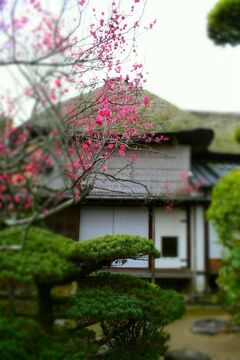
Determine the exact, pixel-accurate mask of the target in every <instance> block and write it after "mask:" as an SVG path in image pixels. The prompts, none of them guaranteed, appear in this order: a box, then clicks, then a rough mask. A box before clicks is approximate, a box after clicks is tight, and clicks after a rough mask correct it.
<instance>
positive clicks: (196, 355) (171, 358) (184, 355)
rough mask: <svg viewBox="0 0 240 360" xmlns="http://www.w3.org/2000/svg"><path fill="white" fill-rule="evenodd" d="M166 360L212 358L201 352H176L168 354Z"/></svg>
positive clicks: (204, 359) (207, 359)
mask: <svg viewBox="0 0 240 360" xmlns="http://www.w3.org/2000/svg"><path fill="white" fill-rule="evenodd" d="M165 360H211V358H210V357H209V356H207V355H206V354H203V353H202V352H200V351H195V350H176V351H169V352H167V354H166V356H165Z"/></svg>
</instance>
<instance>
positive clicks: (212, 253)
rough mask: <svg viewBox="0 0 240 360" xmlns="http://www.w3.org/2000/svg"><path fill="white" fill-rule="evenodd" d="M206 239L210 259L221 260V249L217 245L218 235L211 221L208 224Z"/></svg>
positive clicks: (220, 246)
mask: <svg viewBox="0 0 240 360" xmlns="http://www.w3.org/2000/svg"><path fill="white" fill-rule="evenodd" d="M208 239H209V257H210V259H221V257H222V251H223V247H222V245H221V244H219V243H218V235H217V232H216V230H215V228H214V226H213V224H212V222H211V221H210V222H209V223H208Z"/></svg>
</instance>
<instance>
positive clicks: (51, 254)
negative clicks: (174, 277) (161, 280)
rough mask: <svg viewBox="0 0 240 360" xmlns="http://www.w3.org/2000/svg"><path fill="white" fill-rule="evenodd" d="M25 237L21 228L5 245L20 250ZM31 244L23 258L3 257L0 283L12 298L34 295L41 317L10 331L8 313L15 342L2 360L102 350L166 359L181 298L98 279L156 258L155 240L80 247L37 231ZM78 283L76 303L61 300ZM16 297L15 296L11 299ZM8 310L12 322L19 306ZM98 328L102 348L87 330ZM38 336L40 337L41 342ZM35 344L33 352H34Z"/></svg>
mask: <svg viewBox="0 0 240 360" xmlns="http://www.w3.org/2000/svg"><path fill="white" fill-rule="evenodd" d="M23 231H24V229H22V228H13V229H5V230H3V231H1V232H0V243H1V244H5V245H6V244H20V241H21V236H22V235H23ZM28 236H29V238H28V239H27V242H26V246H25V247H24V248H23V249H22V250H21V251H13V250H9V249H6V250H3V251H1V252H0V282H1V281H2V283H3V282H6V281H7V282H8V284H9V287H10V290H11V287H12V286H13V287H14V286H16V287H17V286H19V284H24V282H25V284H27V285H28V286H32V287H33V288H36V290H37V291H35V292H33V299H35V300H37V303H38V313H37V314H36V316H35V319H31V320H30V319H24V320H22V319H19V318H18V317H17V316H15V317H14V321H13V323H12V325H11V326H10V325H8V318H7V312H6V313H5V317H2V319H1V321H2V329H4V328H5V327H6V333H7V332H8V333H11V332H12V336H9V339H11V340H9V341H10V342H9V341H8V340H7V339H5V338H3V340H0V343H1V347H0V349H2V353H4V354H5V355H4V356H5V358H2V357H0V358H1V359H3V360H8V359H10V358H11V357H12V358H13V357H15V353H16V352H17V351H18V350H19V357H18V359H20V360H22V359H23V360H25V359H26V360H28V359H31V360H32V359H39V360H47V359H51V360H81V359H85V360H87V359H92V358H93V357H94V356H95V355H96V353H97V351H98V349H100V348H101V346H103V345H105V346H107V349H108V351H107V352H106V353H105V354H104V356H105V357H106V359H113V358H114V359H127V358H131V357H132V355H131V354H135V359H139V360H140V359H150V356H152V359H155V358H156V359H157V356H159V355H163V354H164V352H165V351H166V348H167V340H168V336H167V334H166V333H165V332H164V326H165V325H167V324H168V323H169V322H171V321H173V320H174V319H176V318H178V317H180V316H181V315H182V313H183V311H184V305H183V299H182V297H181V296H180V295H179V294H177V293H176V292H174V291H167V290H162V289H160V288H159V287H158V286H156V285H153V284H151V283H149V282H148V281H145V280H140V279H137V278H134V277H131V276H127V275H117V274H115V275H113V274H111V273H99V271H100V270H102V269H103V268H104V269H105V270H106V268H109V267H110V265H111V264H112V263H114V262H115V261H117V260H119V259H120V260H121V261H125V260H126V259H128V258H133V259H138V258H143V257H146V256H147V255H151V256H152V257H158V256H159V252H158V251H157V250H156V249H155V247H154V245H153V242H152V241H151V240H148V239H145V238H142V237H140V236H135V235H127V234H122V235H106V236H103V237H100V238H95V239H90V240H88V241H84V242H74V241H73V240H70V239H67V238H65V237H63V236H60V235H57V234H54V233H51V232H49V231H48V230H45V229H42V228H34V227H33V228H31V229H30V231H29V235H28ZM92 275H94V276H92ZM72 281H77V283H78V289H77V291H76V293H75V294H74V295H73V294H71V293H70V292H69V293H68V292H67V293H66V294H65V295H63V296H57V295H56V294H57V291H55V292H54V289H55V287H57V286H58V285H61V284H71V282H72ZM29 284H30V285H29ZM21 286H22V285H21ZM9 293H11V291H9ZM18 293H19V291H15V292H12V293H11V297H14V296H16V294H18ZM9 302H12V303H11V306H10V307H9V308H10V309H11V310H12V315H13V314H14V312H15V310H13V308H14V305H15V304H16V302H15V299H12V298H11V299H9ZM15 313H17V312H15ZM12 318H13V316H12ZM56 319H62V321H63V323H64V324H65V326H61V327H60V328H59V326H58V327H57V326H56V324H55V320H56ZM28 320H29V321H32V322H31V323H28ZM17 321H20V322H21V324H23V325H24V326H23V327H22V329H20V330H18V329H19V327H18V328H16V327H17V326H18V322H17ZM24 321H25V323H24ZM96 323H98V324H99V326H100V328H101V334H98V335H99V336H100V339H98V340H97V339H96V337H95V335H96V334H95V332H92V331H90V330H89V329H88V327H89V326H90V325H93V324H96ZM67 324H68V325H67ZM69 324H71V325H69ZM9 326H10V327H9ZM34 326H35V327H36V330H34V331H33V330H32V328H33V327H34ZM23 329H26V331H25V330H23ZM14 333H16V335H14ZM34 333H36V334H38V336H37V339H35V338H34ZM0 334H1V328H0ZM26 339H27V341H25V340H26ZM31 344H35V345H34V352H33V350H32V348H31ZM0 354H1V353H0Z"/></svg>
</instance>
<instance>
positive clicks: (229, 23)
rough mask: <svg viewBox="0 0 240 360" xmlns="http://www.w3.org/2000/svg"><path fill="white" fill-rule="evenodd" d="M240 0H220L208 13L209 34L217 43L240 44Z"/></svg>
mask: <svg viewBox="0 0 240 360" xmlns="http://www.w3.org/2000/svg"><path fill="white" fill-rule="evenodd" d="M239 24H240V0H219V1H218V2H217V3H216V5H215V6H214V8H213V9H212V10H211V11H210V13H209V15H208V36H209V37H210V38H211V39H212V40H213V41H214V42H215V43H216V44H217V45H226V44H230V45H238V44H240V26H239Z"/></svg>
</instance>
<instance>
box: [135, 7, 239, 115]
mask: <svg viewBox="0 0 240 360" xmlns="http://www.w3.org/2000/svg"><path fill="white" fill-rule="evenodd" d="M216 2H217V1H216V0H148V5H147V9H146V13H145V15H146V17H147V18H150V19H152V18H153V17H154V18H155V17H156V18H157V24H156V27H155V29H154V30H152V31H150V32H149V33H148V34H146V35H144V36H143V37H142V39H141V41H140V42H141V48H142V51H143V53H144V59H145V60H144V62H145V68H146V69H147V70H148V71H149V76H148V83H147V86H146V87H147V89H148V90H150V91H152V92H154V93H155V94H157V95H159V96H161V97H163V98H164V99H165V100H168V101H169V102H171V103H173V104H175V105H177V106H178V107H180V108H182V109H193V110H210V111H227V112H240V66H239V64H240V46H239V47H235V48H232V47H230V46H226V47H219V46H215V45H214V44H213V43H212V42H211V41H210V40H209V39H208V38H207V34H206V16H207V14H208V12H209V10H210V9H211V8H212V7H213V6H214V4H215V3H216Z"/></svg>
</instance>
